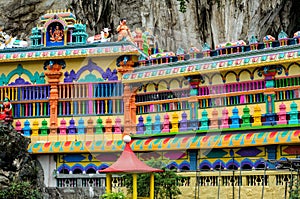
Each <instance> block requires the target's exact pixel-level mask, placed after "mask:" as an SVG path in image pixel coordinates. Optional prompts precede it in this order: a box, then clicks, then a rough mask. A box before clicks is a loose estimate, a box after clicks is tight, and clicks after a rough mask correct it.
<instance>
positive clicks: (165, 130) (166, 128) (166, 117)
mask: <svg viewBox="0 0 300 199" xmlns="http://www.w3.org/2000/svg"><path fill="white" fill-rule="evenodd" d="M161 132H162V133H169V132H170V121H169V115H168V113H166V114H165V115H164V123H163V129H162V130H161Z"/></svg>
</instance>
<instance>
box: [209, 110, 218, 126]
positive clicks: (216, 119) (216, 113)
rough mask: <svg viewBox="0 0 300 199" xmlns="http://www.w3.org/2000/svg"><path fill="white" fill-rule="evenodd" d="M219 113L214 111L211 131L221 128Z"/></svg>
mask: <svg viewBox="0 0 300 199" xmlns="http://www.w3.org/2000/svg"><path fill="white" fill-rule="evenodd" d="M218 114H219V113H218V111H217V109H214V110H213V111H212V118H211V119H210V126H209V128H210V129H217V128H219V118H218Z"/></svg>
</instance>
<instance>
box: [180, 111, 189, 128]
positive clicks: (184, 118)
mask: <svg viewBox="0 0 300 199" xmlns="http://www.w3.org/2000/svg"><path fill="white" fill-rule="evenodd" d="M181 118H182V119H181V121H180V129H179V131H180V132H184V131H187V130H188V120H187V114H186V112H183V113H182V114H181Z"/></svg>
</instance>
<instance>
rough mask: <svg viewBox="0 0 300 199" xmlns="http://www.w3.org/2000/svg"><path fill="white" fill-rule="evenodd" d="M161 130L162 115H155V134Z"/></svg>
mask: <svg viewBox="0 0 300 199" xmlns="http://www.w3.org/2000/svg"><path fill="white" fill-rule="evenodd" d="M160 131H161V127H160V116H159V115H158V114H157V115H156V116H155V122H154V125H153V133H154V134H158V133H160Z"/></svg>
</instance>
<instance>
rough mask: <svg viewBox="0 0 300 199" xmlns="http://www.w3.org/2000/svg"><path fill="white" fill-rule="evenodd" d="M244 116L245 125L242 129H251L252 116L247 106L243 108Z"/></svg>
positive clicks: (242, 125) (243, 124)
mask: <svg viewBox="0 0 300 199" xmlns="http://www.w3.org/2000/svg"><path fill="white" fill-rule="evenodd" d="M243 112H244V114H243V115H242V120H243V123H242V124H241V127H251V121H250V119H251V115H250V109H249V108H248V106H245V107H244V108H243Z"/></svg>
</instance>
